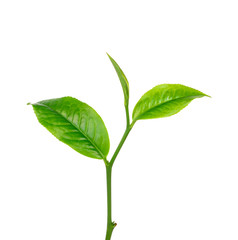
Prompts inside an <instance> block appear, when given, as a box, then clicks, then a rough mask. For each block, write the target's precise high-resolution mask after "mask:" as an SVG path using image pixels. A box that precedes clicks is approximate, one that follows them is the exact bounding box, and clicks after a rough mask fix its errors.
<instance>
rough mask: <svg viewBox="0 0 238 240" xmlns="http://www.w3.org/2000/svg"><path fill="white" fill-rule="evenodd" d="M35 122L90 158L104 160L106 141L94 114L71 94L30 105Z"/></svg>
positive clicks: (102, 124)
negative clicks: (35, 118) (36, 120)
mask: <svg viewBox="0 0 238 240" xmlns="http://www.w3.org/2000/svg"><path fill="white" fill-rule="evenodd" d="M32 106H33V109H34V112H35V114H36V117H37V119H38V121H39V122H40V123H41V124H42V125H43V126H44V127H45V128H46V129H47V130H48V131H49V132H51V133H52V134H53V135H54V136H55V137H56V138H57V139H58V140H60V141H61V142H63V143H65V144H67V145H68V146H70V147H71V148H73V149H74V150H75V151H77V152H79V153H81V154H83V155H85V156H87V157H91V158H96V159H106V156H107V154H108V152H109V147H110V141H109V136H108V132H107V129H106V127H105V124H104V122H103V120H102V119H101V117H100V116H99V115H98V113H97V112H96V111H95V110H94V109H93V108H91V107H90V106H89V105H87V104H86V103H83V102H81V101H79V100H77V99H75V98H72V97H63V98H55V99H49V100H43V101H40V102H38V103H35V104H32Z"/></svg>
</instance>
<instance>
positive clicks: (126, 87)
mask: <svg viewBox="0 0 238 240" xmlns="http://www.w3.org/2000/svg"><path fill="white" fill-rule="evenodd" d="M107 56H108V57H109V59H110V61H111V63H112V65H113V67H114V68H115V70H116V72H117V75H118V78H119V80H120V82H121V86H122V90H123V93H124V105H125V106H126V107H127V106H128V105H129V82H128V80H127V78H126V76H125V74H124V72H123V71H122V69H121V68H120V66H119V65H118V64H117V62H116V61H115V60H114V59H113V58H112V57H111V56H110V55H109V54H108V53H107Z"/></svg>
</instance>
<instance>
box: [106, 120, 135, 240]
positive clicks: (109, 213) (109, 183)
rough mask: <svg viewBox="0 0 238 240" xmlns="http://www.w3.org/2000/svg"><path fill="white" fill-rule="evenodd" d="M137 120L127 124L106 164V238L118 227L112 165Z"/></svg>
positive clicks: (107, 239)
mask: <svg viewBox="0 0 238 240" xmlns="http://www.w3.org/2000/svg"><path fill="white" fill-rule="evenodd" d="M134 124H135V122H132V124H130V123H129V125H127V128H126V130H125V132H124V134H123V136H122V139H121V141H120V143H119V145H118V147H117V149H116V151H115V153H114V154H113V156H112V159H111V161H110V162H105V166H106V177H107V233H106V240H110V239H111V236H112V232H113V229H114V228H115V227H116V225H117V224H116V223H115V222H112V192H111V190H112V166H113V163H114V162H115V159H116V157H117V155H118V153H119V152H120V150H121V148H122V146H123V144H124V142H125V140H126V138H127V136H128V134H129V132H130V131H131V129H132V127H133V126H134Z"/></svg>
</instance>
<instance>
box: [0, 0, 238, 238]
mask: <svg viewBox="0 0 238 240" xmlns="http://www.w3.org/2000/svg"><path fill="white" fill-rule="evenodd" d="M237 12H238V6H237V1H229V0H226V1H219V0H216V1H212V0H200V1H185V0H182V1H172V0H167V1H159V0H157V1H150V0H148V1H130V0H127V1H122V0H121V1H112V0H111V1H105V0H101V1H79V0H78V1H71V0H68V1H61V0H58V1H53V0H41V1H30V0H29V1H26V0H21V1H12V0H2V1H1V3H0V34H1V36H0V79H1V88H0V91H1V94H0V98H1V118H0V121H1V125H0V127H1V132H0V136H1V151H0V155H1V156H0V239H1V240H18V239H20V240H21V239H24V240H42V239H44V240H54V239H57V240H66V239H67V240H69V239H70V240H76V239H77V240H78V239H82V240H103V239H104V238H105V237H104V235H105V230H106V181H105V168H104V164H103V162H102V161H100V160H96V159H90V158H87V157H84V156H83V155H80V154H78V153H77V152H75V151H74V150H72V149H71V148H69V147H68V146H66V145H64V144H63V143H61V142H59V141H58V140H56V139H55V138H54V137H53V136H52V135H51V134H50V133H48V132H47V130H45V129H44V128H43V127H42V126H41V125H40V124H39V123H38V121H37V119H36V117H35V115H34V113H33V111H32V107H31V106H27V105H26V103H27V102H32V103H34V102H37V101H40V100H43V99H49V98H56V97H63V96H73V97H76V98H78V99H80V100H81V101H84V102H87V103H88V104H89V105H91V106H92V107H93V108H94V109H95V110H96V111H97V112H98V113H99V114H100V115H101V116H102V118H103V120H104V122H105V124H106V126H107V128H108V131H109V134H110V140H111V149H110V153H109V158H110V156H112V153H113V151H114V150H115V148H116V146H117V144H118V142H119V140H120V138H121V136H122V133H123V131H124V128H125V114H124V106H123V93H122V90H121V86H120V82H119V80H118V79H117V75H116V73H115V71H114V69H113V67H112V65H111V63H110V61H109V59H108V57H107V56H106V52H108V53H109V54H111V56H112V57H113V58H115V60H116V61H117V62H118V63H119V65H120V66H121V68H122V69H123V70H124V72H125V74H126V76H127V78H128V80H129V83H130V111H131V112H132V110H133V106H134V105H135V103H136V102H137V101H138V99H139V98H140V97H141V95H142V94H143V93H144V92H146V91H147V90H149V89H151V88H152V87H154V86H155V85H157V84H161V83H181V84H184V85H188V86H190V87H193V88H196V89H198V90H200V91H203V92H205V93H206V94H209V95H211V96H212V98H211V99H209V98H202V99H197V100H194V101H193V102H192V103H191V104H190V105H189V106H188V107H187V108H186V109H184V110H183V111H181V112H180V113H179V114H177V115H175V116H172V117H170V118H163V119H156V120H146V121H141V122H138V123H136V125H135V127H134V129H133V130H132V132H131V133H130V135H129V137H128V139H127V141H126V143H125V145H124V146H123V148H122V150H121V152H120V154H119V155H118V158H117V160H116V162H115V165H114V169H113V196H112V197H113V220H115V221H116V222H117V223H118V226H117V227H116V228H115V230H114V232H113V236H112V239H113V240H129V239H130V240H131V239H139V240H145V239H150V240H157V239H158V240H177V239H178V240H180V239H181V240H201V239H202V240H212V239H214V240H227V239H229V240H237V239H238V154H237V142H238V141H237V136H238V127H237V122H238V117H237V81H238V71H237V66H238V31H237V27H238V14H237Z"/></svg>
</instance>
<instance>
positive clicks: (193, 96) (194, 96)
mask: <svg viewBox="0 0 238 240" xmlns="http://www.w3.org/2000/svg"><path fill="white" fill-rule="evenodd" d="M203 96H204V95H202V94H201V95H192V96H187V97H179V98H175V99H172V100H168V101H165V102H163V103H160V104H158V105H156V106H154V107H152V108H150V109H148V110H147V111H145V112H144V113H143V114H140V115H139V116H138V117H137V118H136V119H135V121H137V120H138V118H139V117H141V116H143V115H144V114H146V113H147V112H149V111H151V110H152V109H154V108H157V107H159V106H161V105H164V104H166V103H168V102H173V101H176V100H180V99H186V98H193V99H194V98H197V97H203Z"/></svg>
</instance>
